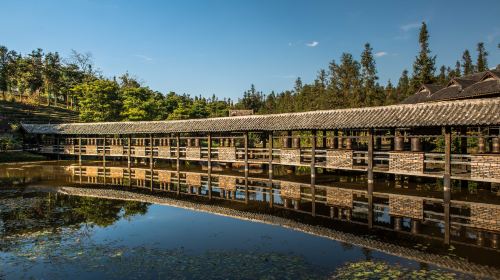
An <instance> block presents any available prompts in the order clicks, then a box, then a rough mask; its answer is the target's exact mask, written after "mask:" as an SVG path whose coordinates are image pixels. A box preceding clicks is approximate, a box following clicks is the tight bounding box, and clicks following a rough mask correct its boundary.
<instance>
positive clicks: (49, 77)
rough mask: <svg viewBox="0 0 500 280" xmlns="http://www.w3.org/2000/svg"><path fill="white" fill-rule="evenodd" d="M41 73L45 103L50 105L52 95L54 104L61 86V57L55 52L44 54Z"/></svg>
mask: <svg viewBox="0 0 500 280" xmlns="http://www.w3.org/2000/svg"><path fill="white" fill-rule="evenodd" d="M42 74H43V82H44V88H45V94H46V95H47V105H48V106H50V100H51V97H54V102H55V105H57V100H58V98H59V93H60V91H59V90H60V86H61V58H60V57H59V54H58V53H57V52H55V53H51V52H49V53H47V55H45V60H44V65H43V72H42Z"/></svg>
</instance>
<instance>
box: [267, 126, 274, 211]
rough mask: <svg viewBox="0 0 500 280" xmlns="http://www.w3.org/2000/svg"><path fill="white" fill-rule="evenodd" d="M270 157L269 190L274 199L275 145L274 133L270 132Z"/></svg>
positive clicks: (271, 202)
mask: <svg viewBox="0 0 500 280" xmlns="http://www.w3.org/2000/svg"><path fill="white" fill-rule="evenodd" d="M267 137H268V140H267V141H268V142H269V143H268V145H267V146H268V157H269V171H268V176H269V188H270V190H271V191H270V192H271V197H273V147H274V143H273V132H272V131H270V132H269V133H268V136H267ZM269 203H270V205H271V207H272V206H273V203H274V202H273V201H272V199H271V201H270V202H269Z"/></svg>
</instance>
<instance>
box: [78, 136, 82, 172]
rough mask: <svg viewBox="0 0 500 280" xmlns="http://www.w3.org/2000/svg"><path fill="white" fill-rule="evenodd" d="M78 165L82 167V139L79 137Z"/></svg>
mask: <svg viewBox="0 0 500 280" xmlns="http://www.w3.org/2000/svg"><path fill="white" fill-rule="evenodd" d="M78 164H79V165H82V137H81V136H80V137H78Z"/></svg>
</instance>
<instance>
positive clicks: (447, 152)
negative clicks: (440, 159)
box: [443, 127, 451, 244]
mask: <svg viewBox="0 0 500 280" xmlns="http://www.w3.org/2000/svg"><path fill="white" fill-rule="evenodd" d="M444 143H445V147H444V162H445V164H444V177H443V180H444V188H443V192H444V194H443V203H444V243H445V244H450V201H451V127H445V128H444Z"/></svg>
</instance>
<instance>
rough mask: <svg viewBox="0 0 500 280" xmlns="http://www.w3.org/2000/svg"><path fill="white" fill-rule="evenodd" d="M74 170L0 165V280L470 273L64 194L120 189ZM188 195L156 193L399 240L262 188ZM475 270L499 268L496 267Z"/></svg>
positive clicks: (270, 230) (292, 233) (206, 216)
mask: <svg viewBox="0 0 500 280" xmlns="http://www.w3.org/2000/svg"><path fill="white" fill-rule="evenodd" d="M71 164H72V163H64V162H62V163H61V162H59V163H43V164H30V165H26V164H24V165H23V164H19V165H5V166H0V279H3V278H5V279H19V278H35V279H67V278H69V277H71V278H72V279H90V278H95V279H97V278H113V279H137V278H144V279H150V278H169V279H292V278H293V279H327V278H330V277H332V276H333V275H340V274H339V271H340V270H342V269H345V267H346V264H347V263H360V264H364V265H366V266H369V265H373V264H378V263H379V262H380V263H381V262H384V263H386V264H387V265H389V266H391V267H396V270H400V271H403V270H408V271H412V270H418V269H425V271H427V272H426V273H435V274H432V275H439V276H440V277H448V276H449V277H452V274H448V273H454V275H455V277H461V278H462V277H470V275H469V274H462V273H459V272H456V271H455V272H454V271H453V270H452V269H446V268H443V267H442V266H441V268H438V267H437V266H434V265H433V264H432V263H429V262H422V261H418V260H417V261H416V260H410V259H407V258H405V257H404V256H403V257H401V256H395V255H393V254H390V253H383V252H380V251H378V250H376V249H368V248H364V247H361V246H356V245H353V244H350V243H349V242H339V241H336V240H333V239H330V238H326V237H321V236H316V235H311V234H308V233H304V232H301V231H297V230H294V229H291V228H285V227H281V226H279V225H272V224H265V223H261V222H259V221H248V220H243V219H240V218H238V217H234V215H231V217H230V216H222V215H216V214H213V213H210V212H207V211H204V212H200V211H196V210H190V209H184V208H182V207H173V206H165V205H156V204H154V203H148V202H140V201H123V200H116V199H107V198H95V197H85V196H74V195H66V194H62V193H60V192H58V188H59V187H64V186H73V187H77V188H86V189H89V188H93V189H95V190H98V189H102V188H105V189H106V190H117V189H118V190H119V189H123V187H119V186H116V185H115V186H113V184H112V183H110V182H109V181H106V179H104V181H102V182H101V183H95V184H91V183H88V180H87V178H85V180H82V178H80V177H79V176H75V172H74V169H72V168H70V167H69V166H70V165H71ZM256 176H257V177H258V175H256ZM85 182H87V183H85ZM115 183H116V182H115ZM120 184H121V185H123V182H120ZM104 185H106V186H104ZM130 185H132V184H130ZM96 188H97V189H96ZM127 191H128V192H133V193H137V194H148V195H149V193H150V191H149V190H147V188H144V189H141V188H127ZM186 191H187V192H189V193H190V194H197V195H196V196H193V197H190V196H189V195H187V194H177V192H176V191H174V192H173V193H172V194H170V193H168V192H164V193H161V192H160V191H158V190H155V192H154V193H155V194H157V195H158V196H164V197H166V198H168V199H172V198H174V199H178V200H180V201H185V202H186V201H187V202H190V203H193V202H194V203H195V204H198V205H200V207H201V205H203V206H207V205H208V206H215V207H223V208H227V209H233V210H239V211H243V212H245V211H246V212H249V213H266V214H269V215H270V216H271V217H272V216H276V217H280V218H283V217H285V218H287V219H290V220H292V221H295V222H299V223H304V224H308V225H311V226H314V225H321V226H325V228H330V229H335V230H343V231H345V232H347V233H351V234H352V233H354V234H358V235H359V236H364V237H366V238H367V239H370V238H372V239H373V240H379V241H384V242H387V240H386V239H393V237H392V236H393V235H391V234H389V235H387V236H391V237H390V238H387V237H386V238H384V235H385V233H384V232H382V233H380V232H379V231H365V230H364V227H363V226H362V225H360V226H359V227H357V226H356V223H354V222H355V219H354V218H352V219H350V221H330V220H328V219H327V218H324V217H323V218H322V217H317V218H312V217H311V216H310V215H309V214H307V213H304V212H307V211H306V210H307V205H306V204H307V203H305V205H303V206H302V208H300V211H299V210H297V211H294V210H293V207H292V209H285V210H284V209H283V208H279V206H280V205H282V204H283V201H284V199H282V198H280V197H279V196H276V197H275V198H274V203H276V207H275V208H277V209H275V208H273V209H271V208H270V207H268V204H269V203H268V200H266V199H265V195H263V194H262V193H258V192H256V193H254V194H253V195H251V196H250V199H251V200H252V201H251V202H250V203H248V204H245V203H242V202H241V201H242V200H243V201H244V196H243V195H242V194H241V193H238V192H237V193H236V195H235V196H234V197H233V198H231V196H229V199H227V196H226V197H224V198H221V197H220V195H217V196H218V197H219V198H218V199H217V201H216V202H213V201H212V200H213V199H212V200H207V199H205V198H206V195H205V197H204V194H206V193H207V192H206V190H205V189H204V188H203V187H202V186H200V189H199V191H195V190H189V189H188V190H186V189H182V192H186ZM96 193H97V192H96ZM215 194H216V191H215V190H214V196H215ZM222 196H224V195H222ZM267 199H269V197H268V198H267ZM217 209H220V208H217ZM319 209H321V208H319ZM219 214H220V213H219ZM351 215H352V216H353V217H355V216H356V215H355V214H351ZM379 216H380V217H379V219H380V220H381V221H383V220H387V219H389V221H391V219H390V217H388V215H387V214H385V215H384V214H381V215H379ZM384 216H386V217H385V218H384ZM403 226H404V222H403ZM394 236H397V235H394ZM398 238H400V239H395V240H393V242H395V243H398V244H399V243H400V244H404V243H408V244H409V245H407V247H408V248H409V249H411V250H418V251H419V252H421V253H424V254H425V253H426V252H429V254H442V255H443V257H445V258H450V256H451V257H453V258H457V259H458V258H461V259H465V258H467V254H481V253H483V255H486V256H488V258H490V257H495V256H496V257H499V256H500V254H499V253H498V251H497V250H491V248H489V249H485V248H483V249H480V248H479V249H478V248H476V247H477V246H476V247H474V248H473V249H463V248H462V249H461V250H462V251H460V250H458V251H459V252H463V253H457V252H456V251H454V250H453V249H452V250H451V251H450V247H446V246H440V245H436V246H435V248H428V247H433V246H431V244H434V243H433V242H435V240H433V239H429V240H426V239H425V238H424V239H413V238H410V237H409V235H408V234H406V235H402V237H398ZM417 242H418V243H417ZM435 243H436V244H438V242H435ZM457 247H460V246H458V245H457ZM453 248H454V247H453ZM478 250H479V251H478ZM450 252H451V253H450ZM456 254H462V255H456ZM479 264H480V265H485V266H487V267H490V268H492V269H495V268H496V267H495V261H493V263H488V261H484V262H482V263H479ZM497 264H498V263H497ZM339 269H340V270H339ZM438 269H439V270H438ZM429 271H430V272H429ZM344 272H345V271H344ZM422 273H424V272H422ZM345 275H351V276H352V274H345ZM360 275H362V274H360ZM422 275H423V276H422V277H421V278H426V276H428V275H430V274H422ZM396 278H400V277H396Z"/></svg>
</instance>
